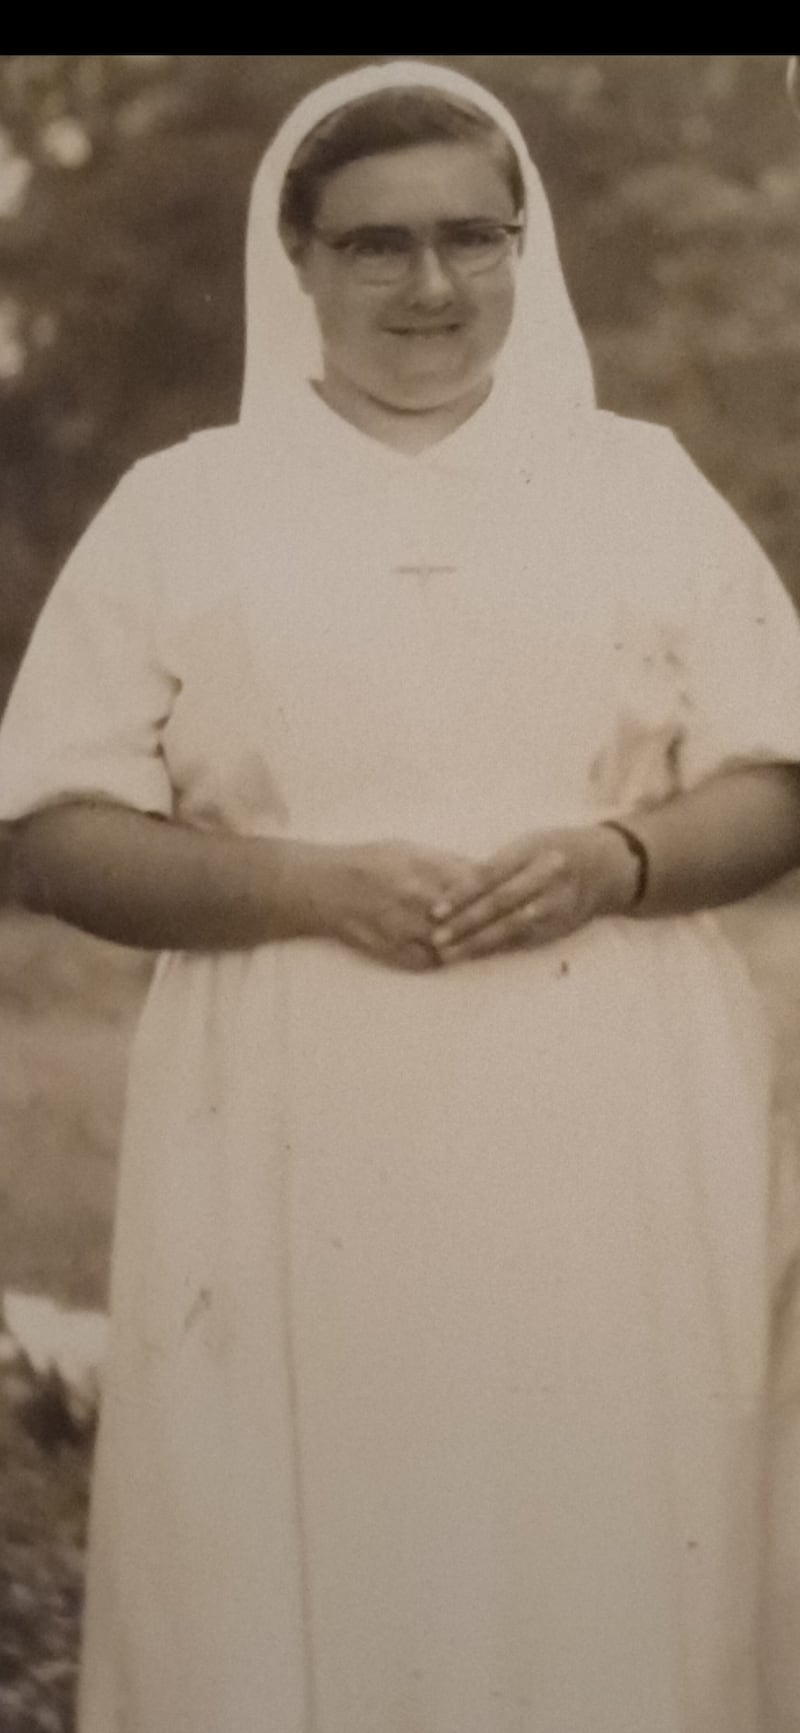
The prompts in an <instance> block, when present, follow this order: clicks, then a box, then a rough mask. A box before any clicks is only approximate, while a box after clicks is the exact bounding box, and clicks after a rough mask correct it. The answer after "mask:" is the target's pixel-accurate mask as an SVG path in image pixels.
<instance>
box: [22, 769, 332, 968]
mask: <svg viewBox="0 0 800 1733" xmlns="http://www.w3.org/2000/svg"><path fill="white" fill-rule="evenodd" d="M323 852H324V851H323V850H322V849H320V848H315V847H314V845H312V844H306V843H301V842H293V841H290V840H287V839H284V838H269V839H261V838H249V837H237V836H230V835H226V834H221V833H216V832H208V831H199V830H194V829H192V828H190V827H189V826H186V825H181V824H175V823H171V822H167V821H163V820H159V819H158V818H153V817H149V816H147V815H145V814H143V813H140V812H134V811H131V810H129V809H127V808H124V807H115V806H111V805H107V804H103V803H81V804H75V805H69V806H61V807H54V808H51V809H49V810H48V811H45V812H41V813H37V814H36V815H34V816H33V817H32V818H30V819H28V820H27V821H25V823H24V824H22V825H21V826H20V827H19V830H18V832H17V835H16V838H15V840H14V843H13V845H12V858H11V873H10V889H11V896H12V900H13V901H15V902H16V903H18V904H20V905H22V906H23V907H25V908H28V909H30V910H32V911H34V912H36V913H40V914H51V915H55V916H57V917H58V918H59V919H61V920H64V921H68V922H70V923H71V924H72V925H74V926H77V927H81V928H83V929H84V930H85V931H87V932H90V933H94V934H95V935H97V937H99V938H104V939H111V940H114V941H115V942H116V943H118V944H124V945H132V946H137V947H141V948H143V949H145V950H194V951H202V950H241V949H247V948H250V947H251V946H255V945H260V944H265V943H268V942H270V941H271V940H275V939H288V938H296V937H302V936H304V935H305V934H307V933H311V932H315V931H317V930H318V921H319V914H318V910H317V907H316V903H315V898H314V894H313V888H312V887H313V883H314V872H313V868H314V865H315V862H316V859H317V857H319V856H320V855H321V854H322V853H323Z"/></svg>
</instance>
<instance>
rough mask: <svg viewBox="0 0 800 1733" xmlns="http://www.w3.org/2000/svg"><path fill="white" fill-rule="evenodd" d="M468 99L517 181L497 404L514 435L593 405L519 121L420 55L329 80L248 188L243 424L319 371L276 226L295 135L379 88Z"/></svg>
mask: <svg viewBox="0 0 800 1733" xmlns="http://www.w3.org/2000/svg"><path fill="white" fill-rule="evenodd" d="M414 86H416V87H417V88H424V89H427V90H433V91H438V92H440V93H441V94H442V95H443V96H445V97H447V96H451V97H453V98H455V99H460V100H461V101H467V102H470V103H472V104H473V106H474V107H475V108H478V109H480V110H481V112H482V113H483V114H485V115H487V116H488V117H489V118H490V119H491V120H492V121H494V123H495V125H497V126H498V127H499V128H500V130H501V131H502V132H503V133H505V135H506V137H507V138H508V140H509V142H510V143H511V145H512V147H513V149H514V151H515V152H516V155H517V158H518V161H519V166H520V170H521V173H522V177H523V182H524V187H525V218H526V238H525V246H524V248H523V251H522V255H521V257H520V260H519V266H518V275H517V287H516V298H515V308H514V318H513V322H512V326H511V330H510V333H509V335H508V338H507V340H506V343H505V346H504V349H503V351H502V354H501V356H500V357H499V359H498V362H497V365H496V368H495V383H494V387H493V393H492V396H493V401H494V402H497V399H498V396H502V399H503V403H502V407H503V408H505V409H507V412H508V414H509V416H513V417H514V426H515V429H516V431H517V432H518V433H520V434H521V435H523V436H524V435H525V434H526V433H527V434H533V433H538V434H539V435H541V433H542V431H543V430H544V431H547V432H552V431H553V428H554V426H555V425H557V424H561V425H563V424H564V422H565V421H569V420H570V419H571V418H572V417H573V416H574V415H575V414H576V413H580V412H581V411H586V410H591V409H593V408H594V406H595V395H594V383H593V379H592V370H591V365H590V361H589V356H588V352H587V349H586V344H585V342H584V339H583V336H582V333H581V330H580V327H579V325H578V321H577V318H576V316H575V312H574V309H573V307H572V304H571V301H570V298H569V294H568V292H567V287H566V283H565V281H564V275H563V271H562V268H561V262H560V259H559V256H558V248H557V244H556V237H555V231H554V228H553V220H552V217H551V214H550V207H549V205H548V202H547V198H546V196H545V192H544V188H543V186H542V183H541V180H540V178H539V175H538V172H537V170H536V168H535V166H534V164H533V162H532V161H531V158H530V154H529V152H528V148H527V145H526V143H525V140H524V138H523V136H522V133H521V132H520V129H519V127H518V126H517V124H516V122H515V120H514V119H513V117H512V116H511V114H510V113H509V112H508V110H507V109H506V108H505V107H504V106H503V104H502V103H501V102H499V101H498V100H497V98H496V97H494V96H492V95H491V94H490V93H489V92H488V91H487V90H485V89H484V88H483V86H481V85H480V84H476V83H475V82H474V81H473V80H472V79H470V78H467V77H465V76H464V75H463V74H462V73H459V72H455V71H453V70H451V69H448V68H444V67H438V66H431V65H428V64H427V63H425V62H423V61H403V60H396V61H391V62H389V63H387V64H383V65H370V66H365V67H362V68H360V69H359V70H357V71H355V72H350V73H346V74H345V75H344V76H342V77H339V78H334V79H332V80H331V81H330V82H328V83H326V84H323V85H321V86H319V87H318V88H317V89H316V90H313V91H312V92H311V93H310V94H309V95H308V96H306V97H305V98H304V99H303V100H302V101H301V102H300V103H299V104H298V106H297V107H296V108H295V109H294V110H293V111H292V113H291V114H290V115H289V116H288V118H287V119H286V120H285V121H284V123H283V125H282V126H281V128H280V130H279V131H278V133H277V135H276V137H275V138H274V140H273V142H272V144H271V145H270V146H269V149H268V150H267V152H266V155H265V156H264V158H263V160H262V163H261V166H260V168H259V171H258V174H257V176H256V180H255V184H254V187H253V193H252V199H251V206H250V218H249V225H248V237H247V274H246V291H247V292H246V316H247V342H246V353H245V377H244V391H243V397H242V407H241V423H242V426H243V428H244V429H245V430H246V431H248V432H250V433H254V434H255V435H256V436H259V435H260V434H262V433H265V432H271V431H274V430H275V428H276V427H279V426H280V418H281V416H282V415H284V414H285V413H286V412H287V411H288V410H289V409H290V407H291V403H292V401H296V400H297V393H298V391H301V392H302V391H304V390H305V389H306V382H307V381H308V380H309V379H313V378H318V377H319V376H320V372H321V353H320V342H319V333H318V330H317V325H316V319H315V316H314V310H313V304H312V302H311V300H310V298H309V297H308V296H307V295H305V294H303V292H302V290H301V289H300V287H299V285H298V282H297V278H296V275H295V271H294V267H293V266H292V264H291V262H290V260H289V258H288V256H287V254H286V251H285V249H284V246H283V243H282V241H281V239H280V235H279V232H278V223H279V211H280V200H281V193H282V189H283V183H284V180H285V177H286V173H287V171H288V169H289V166H290V164H291V162H292V160H293V158H294V156H295V153H296V152H297V150H298V148H299V146H300V145H301V144H302V142H303V140H304V139H305V138H306V137H307V136H308V134H309V133H310V132H312V131H313V130H314V129H315V128H316V127H317V126H319V125H320V123H321V122H322V121H324V120H326V119H327V118H328V117H329V116H330V115H332V114H333V113H334V112H335V111H336V110H337V109H339V108H342V107H343V106H344V105H345V104H346V103H351V102H355V101H357V100H359V99H360V98H363V97H366V96H370V95H374V94H376V93H377V92H379V91H385V90H391V89H397V88H409V87H414Z"/></svg>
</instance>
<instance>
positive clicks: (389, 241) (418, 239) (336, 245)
mask: <svg viewBox="0 0 800 1733" xmlns="http://www.w3.org/2000/svg"><path fill="white" fill-rule="evenodd" d="M523 227H524V225H523V224H522V223H499V222H495V221H493V220H491V221H490V220H484V219H480V220H478V219H470V220H468V221H460V222H456V221H454V222H448V223H436V224H435V225H434V227H433V228H431V229H425V230H422V229H419V230H414V229H406V228H402V227H400V226H399V225H398V226H392V225H389V224H385V225H384V224H380V225H375V226H373V225H370V226H369V227H364V228H359V229H348V230H346V231H345V232H344V233H342V234H339V235H335V234H331V233H330V231H329V230H327V229H316V228H314V229H312V231H311V232H312V234H313V235H315V236H316V238H317V240H318V241H321V242H322V244H323V246H325V247H329V248H330V250H331V252H334V253H336V254H337V255H338V257H339V258H340V259H341V260H342V263H343V264H344V265H345V266H346V268H347V270H348V271H349V272H350V273H351V275H352V276H353V278H354V279H355V281H356V282H358V283H373V284H375V285H379V284H389V283H402V282H403V281H404V279H405V278H406V277H409V276H410V275H411V273H412V271H413V269H414V265H415V263H416V262H417V260H418V258H419V256H420V254H421V252H423V251H424V249H425V248H426V247H428V246H432V247H433V248H434V250H435V252H436V256H437V258H438V259H439V261H440V263H441V265H442V266H443V267H444V269H445V270H446V271H449V272H451V273H452V274H453V275H454V276H459V277H478V276H480V275H481V273H482V272H483V271H492V270H494V269H495V267H496V266H497V265H500V264H501V263H502V261H503V260H504V259H506V258H508V255H509V253H510V252H511V250H512V248H513V246H514V242H515V241H516V240H517V237H518V236H519V235H521V234H522V232H523Z"/></svg>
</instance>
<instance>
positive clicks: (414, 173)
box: [317, 142, 514, 228]
mask: <svg viewBox="0 0 800 1733" xmlns="http://www.w3.org/2000/svg"><path fill="white" fill-rule="evenodd" d="M513 215H514V201H513V198H512V195H511V189H510V187H509V185H508V181H507V180H506V177H505V175H504V173H503V170H502V168H501V166H500V164H499V162H498V161H497V160H496V159H495V157H494V156H493V154H492V152H491V151H490V150H489V149H488V148H484V147H482V146H481V145H471V144H459V143H455V142H454V143H452V144H451V143H449V142H447V143H445V142H442V143H441V144H420V145H412V146H409V148H408V149H404V150H396V151H386V152H384V153H383V154H382V155H378V156H368V157H362V158H361V160H360V161H358V162H352V163H347V164H346V165H345V167H344V168H340V169H336V170H335V172H334V173H333V174H332V175H330V176H329V177H328V179H327V180H326V181H325V182H324V183H323V186H322V188H321V191H320V197H319V204H318V207H317V220H318V221H319V222H320V223H323V224H325V225H328V226H330V227H331V228H354V227H357V226H359V225H360V224H365V223H369V224H372V223H402V224H414V223H421V222H435V221H441V220H444V219H446V218H448V217H456V218H457V217H477V216H485V217H497V218H503V219H507V218H509V217H512V216H513Z"/></svg>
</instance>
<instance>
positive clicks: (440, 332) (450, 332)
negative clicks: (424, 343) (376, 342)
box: [387, 321, 463, 338]
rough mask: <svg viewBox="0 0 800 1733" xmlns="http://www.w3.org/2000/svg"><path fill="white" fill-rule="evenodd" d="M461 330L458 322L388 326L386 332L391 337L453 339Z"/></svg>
mask: <svg viewBox="0 0 800 1733" xmlns="http://www.w3.org/2000/svg"><path fill="white" fill-rule="evenodd" d="M462 329H463V327H462V325H461V323H460V322H458V321H452V322H451V323H449V324H447V325H389V326H387V330H388V332H389V334H390V336H392V337H423V338H433V337H455V336H456V335H457V333H458V332H459V331H461V330H462Z"/></svg>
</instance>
